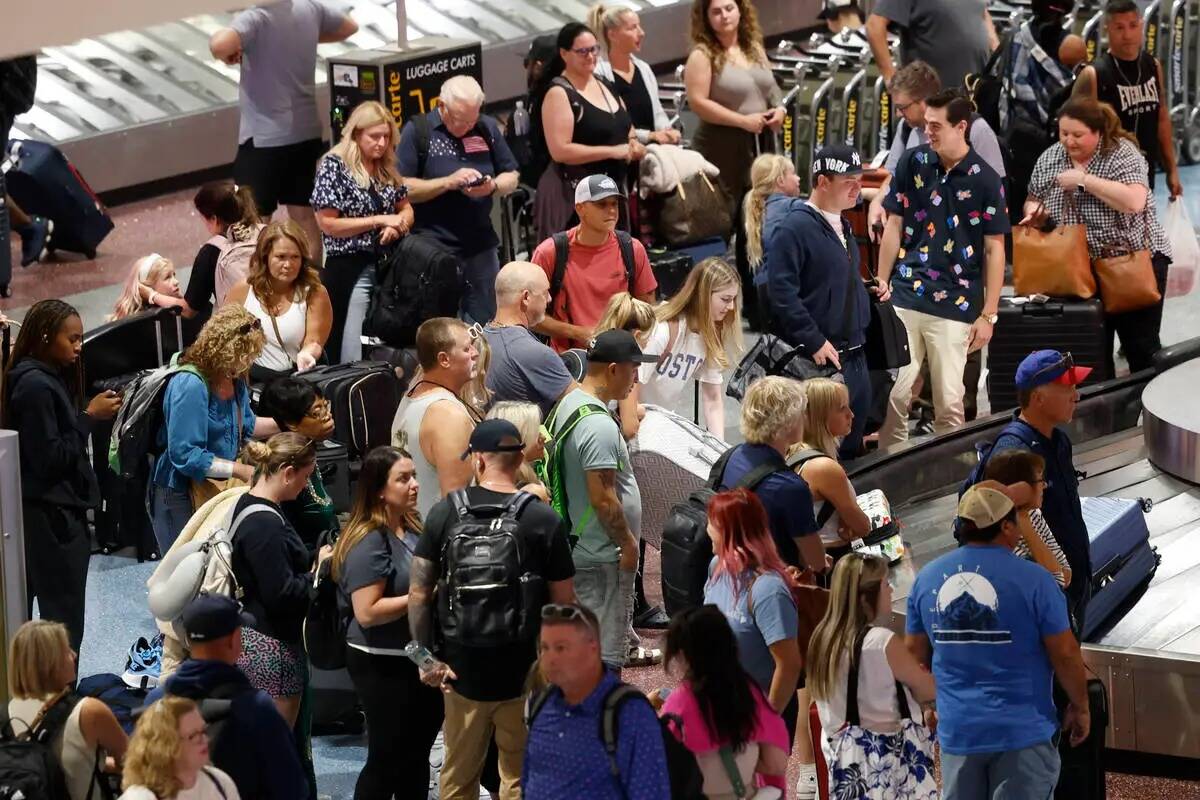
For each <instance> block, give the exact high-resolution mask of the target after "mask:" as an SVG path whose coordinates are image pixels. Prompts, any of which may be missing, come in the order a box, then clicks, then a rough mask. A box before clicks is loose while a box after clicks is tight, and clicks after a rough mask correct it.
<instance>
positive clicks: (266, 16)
mask: <svg viewBox="0 0 1200 800" xmlns="http://www.w3.org/2000/svg"><path fill="white" fill-rule="evenodd" d="M357 31H358V23H356V22H355V21H354V20H353V19H351V18H350V17H349V16H348V15H347V14H345V13H342V12H341V11H339V10H337V9H335V8H334V6H332V5H330V4H327V3H325V2H323V0H278V2H273V3H266V4H264V5H261V6H255V7H253V8H248V9H246V10H245V11H242V12H240V13H238V14H237V16H235V17H234V18H233V22H232V23H230V27H228V28H221V29H220V30H218V31H216V32H215V33H213V35H212V37H211V38H210V39H209V42H208V47H209V50H211V51H212V54H213V56H214V57H216V58H219V59H220V60H222V61H224V62H225V63H227V64H240V65H241V73H242V74H241V80H240V81H239V88H238V95H239V98H238V100H239V105H240V107H241V121H240V122H239V124H238V152H237V157H236V158H235V159H234V163H233V177H234V180H236V181H237V182H238V183H240V184H243V185H246V186H249V187H250V188H251V189H252V190H253V192H254V200H255V202H256V203H257V205H258V210H259V213H260V214H262V215H263V216H264V217H266V216H270V215H271V214H272V213H274V211H275V209H276V208H277V207H278V206H280V205H282V206H286V207H287V210H288V216H290V217H291V218H292V219H294V220H296V221H297V222H299V223H300V224H301V225H302V226H304V229H305V231H306V232H307V233H308V235H309V239H310V240H311V244H312V246H313V252H314V253H315V254H316V255H317V256H318V257H317V259H316V260H317V262H318V263H319V262H320V257H319V256H320V252H321V232H320V230H319V229H318V228H317V221H316V217H315V216H313V212H312V209H311V208H310V207H309V198H310V197H311V196H312V189H313V179H314V177H315V175H316V166H317V160H318V159H319V158H320V157H321V154H322V152H323V151H324V145H323V143H322V141H321V138H322V129H323V126H322V124H321V118H320V116H319V115H318V113H317V87H316V80H315V77H314V76H315V75H316V69H317V44H318V43H320V42H340V41H342V40H343V39H346V38H348V37H350V36H353V35H354V33H356V32H357Z"/></svg>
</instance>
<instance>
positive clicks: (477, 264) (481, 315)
mask: <svg viewBox="0 0 1200 800" xmlns="http://www.w3.org/2000/svg"><path fill="white" fill-rule="evenodd" d="M461 266H462V279H463V293H462V308H461V309H460V310H461V312H462V315H463V317H464V318H465V319H466V320H467V321H468V322H478V323H480V324H481V325H483V324H487V323H488V322H490V321H491V319H492V317H494V316H496V273H497V272H499V271H500V254H499V253H497V252H496V248H494V247H489V248H488V249H486V250H484V251H483V252H481V253H476V254H475V255H473V256H470V257H468V258H464V259H462V261H461Z"/></svg>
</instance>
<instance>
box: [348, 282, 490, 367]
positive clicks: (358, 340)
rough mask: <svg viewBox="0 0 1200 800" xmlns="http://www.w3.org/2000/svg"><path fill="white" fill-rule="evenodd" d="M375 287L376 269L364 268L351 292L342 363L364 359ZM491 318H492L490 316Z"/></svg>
mask: <svg viewBox="0 0 1200 800" xmlns="http://www.w3.org/2000/svg"><path fill="white" fill-rule="evenodd" d="M374 289H375V270H373V269H364V270H363V271H362V274H361V275H359V276H358V280H357V281H355V282H354V289H353V291H351V292H350V306H349V308H347V309H346V324H345V326H344V327H343V328H342V352H341V363H343V364H350V363H352V362H354V361H362V329H363V323H364V322H366V320H367V310H368V309H369V308H370V307H371V292H372V291H373V290H374ZM489 319H490V318H489Z"/></svg>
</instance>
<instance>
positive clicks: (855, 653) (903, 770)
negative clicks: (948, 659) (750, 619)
mask: <svg viewBox="0 0 1200 800" xmlns="http://www.w3.org/2000/svg"><path fill="white" fill-rule="evenodd" d="M891 611H892V587H891V586H890V585H889V584H888V565H887V561H885V560H884V559H882V558H879V557H877V556H870V555H863V554H861V553H851V554H849V555H848V556H846V557H845V558H843V559H842V560H841V561H839V562H838V564H837V566H836V567H834V570H833V582H832V588H831V591H830V598H829V608H828V609H827V610H826V612H825V617H824V618H823V619H822V620H821V622H820V624H819V625H817V628H816V630H815V631H813V635H812V639H811V640H810V642H809V645H808V658H807V659H805V663H806V664H808V665H809V666H808V669H807V674H806V678H805V683H806V687H807V689H808V692H809V693H810V694H811V695H812V697H813V698H814V699H815V700H816V701H817V712H818V713H819V714H820V717H821V730H822V731H824V734H825V735H824V736H823V737H822V738H823V741H822V742H821V747H822V749H823V750H824V753H825V760H826V763H827V764H828V765H829V775H830V780H829V796H830V797H835V796H836V797H846V798H853V799H854V800H885V799H886V800H891V798H894V797H900V796H903V797H912V798H917V799H918V800H933V798H936V797H937V796H938V794H937V792H938V789H937V784H936V783H935V782H934V778H933V739H932V734H930V732H929V730H928V729H927V728H926V727H925V726H924V725H923V724H922V723H921V719H922V715H921V705H923V704H925V703H929V702H932V701H933V699H934V695H935V685H934V680H933V675H931V674H930V673H929V672H927V671H926V670H925V669H923V668H922V667H921V665H920V664H919V663H917V660H916V658H914V657H913V655H912V654H911V653H909V651H908V649H907V648H906V647H905V646H904V641H903V639H901V637H899V636H896V635H895V634H894V633H892V631H891V630H889V629H888V628H887V627H886V625H885V624H877V623H878V622H880V621H882V620H886V619H887V618H888V617H889V616H890V614H891ZM851 667H853V668H854V670H855V672H856V673H857V678H858V707H857V709H848V708H847V705H846V704H847V688H848V686H849V679H850V674H851ZM897 681H899V683H900V684H902V685H903V689H901V688H900V687H898V686H897ZM904 706H907V710H908V714H907V715H905V714H904V712H903V707H904ZM854 711H857V716H858V723H857V724H854V723H853V722H852V721H851V716H852V713H853V712H854ZM897 740H899V741H897ZM864 749H866V750H867V752H869V753H871V754H872V755H873V757H875V760H873V761H872V768H871V769H870V770H860V769H858V768H854V769H850V766H851V765H852V764H854V765H855V767H859V766H861V764H856V763H855V762H856V760H859V759H861V757H862V756H863V755H864V754H863V750H864ZM901 751H903V752H904V755H903V757H897V756H896V755H895V754H896V753H899V752H901Z"/></svg>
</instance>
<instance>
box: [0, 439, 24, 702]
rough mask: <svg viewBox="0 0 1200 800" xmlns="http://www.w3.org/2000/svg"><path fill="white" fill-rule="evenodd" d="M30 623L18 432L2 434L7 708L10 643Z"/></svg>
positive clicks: (0, 527) (0, 592) (0, 580)
mask: <svg viewBox="0 0 1200 800" xmlns="http://www.w3.org/2000/svg"><path fill="white" fill-rule="evenodd" d="M27 619H28V614H27V613H26V599H25V526H24V520H23V518H22V513H21V456H20V452H19V451H18V449H17V432H16V431H4V430H0V644H3V646H4V652H5V654H6V656H5V657H4V658H0V698H2V699H3V702H4V705H5V706H6V707H7V705H8V700H9V696H8V669H9V665H8V659H7V653H8V643H9V641H10V640H11V638H12V636H13V635H14V634H15V633H16V632H17V628H19V627H21V625H22V624H24V623H25V621H26V620H27Z"/></svg>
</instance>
